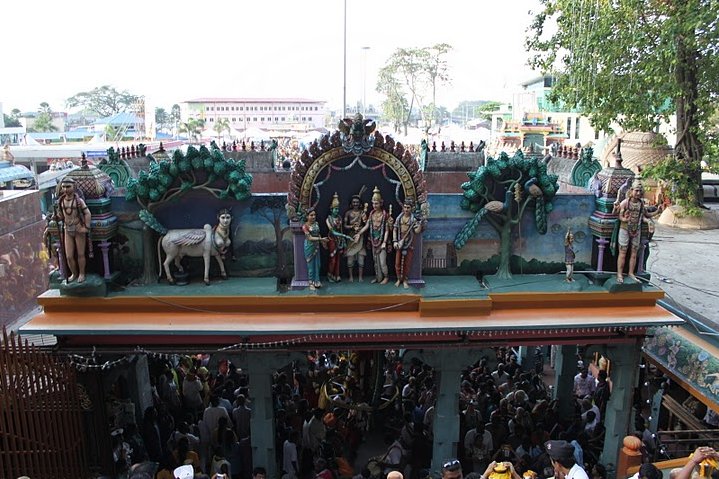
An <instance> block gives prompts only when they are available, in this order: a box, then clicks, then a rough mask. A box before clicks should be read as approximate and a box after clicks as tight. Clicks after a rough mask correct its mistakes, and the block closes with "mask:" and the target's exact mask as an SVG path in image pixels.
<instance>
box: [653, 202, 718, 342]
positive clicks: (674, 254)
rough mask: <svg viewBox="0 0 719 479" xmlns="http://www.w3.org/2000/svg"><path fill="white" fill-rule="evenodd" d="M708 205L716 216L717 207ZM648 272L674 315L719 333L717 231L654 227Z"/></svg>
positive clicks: (716, 204) (715, 204)
mask: <svg viewBox="0 0 719 479" xmlns="http://www.w3.org/2000/svg"><path fill="white" fill-rule="evenodd" d="M708 206H709V207H710V208H711V209H712V210H714V211H717V212H718V213H719V204H718V203H711V204H708ZM647 270H648V271H649V272H650V273H651V275H652V276H651V281H652V283H654V284H656V285H657V286H658V287H660V288H661V289H663V290H664V292H665V294H666V303H667V304H668V305H669V306H670V308H669V309H672V307H674V308H676V311H673V312H675V314H678V315H679V316H682V315H683V314H686V315H689V316H690V317H693V318H694V319H697V320H698V321H700V322H701V323H703V324H705V325H706V326H708V327H709V328H711V329H713V330H714V331H719V281H717V279H718V278H719V229H712V230H688V229H679V228H672V227H669V226H665V225H661V224H657V225H656V231H655V233H654V237H653V238H652V241H651V242H650V254H649V258H648V261H647Z"/></svg>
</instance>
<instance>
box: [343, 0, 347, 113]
mask: <svg viewBox="0 0 719 479" xmlns="http://www.w3.org/2000/svg"><path fill="white" fill-rule="evenodd" d="M344 5H345V11H344V50H343V53H344V55H343V61H344V77H343V87H342V119H344V118H346V117H347V0H345V2H344Z"/></svg>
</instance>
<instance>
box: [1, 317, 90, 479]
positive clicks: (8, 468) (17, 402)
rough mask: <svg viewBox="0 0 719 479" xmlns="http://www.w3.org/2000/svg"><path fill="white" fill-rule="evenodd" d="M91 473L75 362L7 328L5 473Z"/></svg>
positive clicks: (36, 477)
mask: <svg viewBox="0 0 719 479" xmlns="http://www.w3.org/2000/svg"><path fill="white" fill-rule="evenodd" d="M23 475H25V476H29V477H32V478H33V479H44V478H48V479H51V478H52V479H64V478H68V479H69V478H72V479H76V478H82V477H87V461H86V457H85V451H84V444H83V431H82V427H81V409H80V403H79V400H78V392H77V383H76V376H75V368H74V367H73V366H71V365H70V364H67V363H63V362H61V361H58V360H57V359H56V358H55V357H53V356H51V355H49V354H47V353H45V352H42V351H40V350H39V349H38V348H37V347H35V346H32V345H29V344H28V342H27V341H25V343H24V344H23V342H22V341H21V339H20V337H19V336H17V335H16V334H14V333H10V335H9V336H8V334H7V332H6V331H5V328H3V343H2V344H1V345H0V477H5V478H9V479H13V478H16V477H19V476H23Z"/></svg>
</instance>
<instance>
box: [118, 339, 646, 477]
mask: <svg viewBox="0 0 719 479" xmlns="http://www.w3.org/2000/svg"><path fill="white" fill-rule="evenodd" d="M306 357H307V359H306V361H304V362H297V361H296V362H293V363H290V364H288V365H287V366H286V367H285V368H283V369H282V370H279V371H277V373H276V374H275V375H274V378H273V395H272V400H273V407H274V418H275V427H274V429H275V444H274V446H275V447H274V450H275V451H276V454H277V457H276V464H277V469H278V471H281V474H282V477H283V478H284V479H312V478H315V479H317V478H319V479H339V478H354V479H375V478H376V479H384V478H385V477H386V476H387V474H389V473H390V472H392V471H395V472H398V473H401V474H403V477H407V478H408V479H420V478H425V477H427V476H428V475H429V474H430V468H431V462H432V448H433V433H434V432H435V428H434V422H435V402H436V400H437V395H438V381H437V376H436V373H435V370H434V369H433V368H432V366H431V365H428V364H425V363H423V362H422V361H420V360H418V359H416V358H412V359H411V360H409V361H406V360H403V358H401V357H400V355H399V352H398V351H384V352H367V351H358V352H330V351H325V352H319V351H317V352H310V353H307V356H306ZM207 365H208V358H207V357H202V356H198V357H192V358H191V357H184V358H182V359H181V360H179V361H178V362H177V364H170V363H168V362H165V363H157V364H155V365H154V366H153V367H152V368H151V370H153V373H152V374H151V382H152V396H153V401H154V405H153V406H152V407H149V408H147V410H146V411H145V413H144V417H143V419H142V421H141V423H140V424H139V425H135V424H134V423H132V422H131V421H125V423H124V424H121V426H122V427H119V428H116V429H115V430H114V431H113V435H112V437H113V441H114V443H113V454H114V457H113V459H114V461H115V465H116V470H117V472H118V477H130V478H133V479H141V478H143V479H145V478H146V477H147V476H141V475H138V474H142V473H143V472H142V469H141V468H138V466H134V468H133V464H136V463H143V461H150V462H151V463H156V464H158V465H159V466H158V467H157V471H156V477H158V478H162V479H164V478H171V477H173V476H171V474H172V471H174V470H175V469H176V468H177V467H178V466H182V465H192V468H193V472H194V477H195V478H208V479H209V478H212V479H225V478H226V479H250V478H251V477H253V478H254V479H257V475H258V473H263V471H264V469H263V468H262V467H261V466H266V465H257V464H253V463H252V446H251V444H252V443H251V428H250V418H251V407H252V406H251V401H252V395H251V390H250V384H249V382H248V376H247V374H246V372H244V371H242V370H241V369H239V368H238V367H237V366H236V365H234V364H232V363H230V362H229V361H227V360H222V361H220V362H219V365H218V366H217V368H216V370H214V371H212V372H210V371H209V370H208V368H207ZM527 366H528V365H527V364H525V365H524V367H522V366H520V364H519V362H518V358H517V353H516V352H515V351H514V350H512V349H510V348H496V349H495V353H494V354H493V355H491V357H487V356H485V357H481V358H478V359H477V361H476V362H475V363H474V364H471V365H468V366H467V367H466V368H465V369H464V370H463V371H462V372H461V379H460V380H461V386H460V390H459V392H458V398H459V399H458V400H459V404H458V406H459V411H460V414H459V437H458V438H457V442H458V445H459V447H458V448H457V452H458V457H457V458H456V459H453V460H452V461H454V462H453V463H452V464H450V465H447V464H445V467H444V468H443V470H442V474H443V476H444V474H445V472H452V471H454V472H456V471H461V472H462V474H467V475H468V476H470V475H473V476H472V477H477V476H479V475H481V476H482V479H490V476H491V478H492V479H502V478H503V476H501V474H502V473H504V474H507V476H506V479H510V477H511V478H513V479H517V478H518V477H524V478H525V479H546V478H550V477H558V476H557V475H558V474H559V477H567V478H569V479H572V478H577V479H584V478H585V477H588V476H591V477H592V479H603V478H605V477H606V471H605V470H604V468H603V467H602V465H601V464H599V462H598V457H599V453H600V452H601V450H602V447H603V439H604V429H603V420H604V416H605V412H606V405H607V401H608V399H609V387H608V383H607V375H606V371H605V370H603V369H600V370H599V371H598V373H596V377H594V376H593V375H592V374H591V373H590V372H589V371H588V369H587V368H584V367H583V364H582V363H581V362H579V363H578V371H577V374H576V376H575V377H574V388H573V397H570V398H561V399H560V400H566V401H570V402H571V409H572V410H573V411H574V414H573V416H571V417H560V415H559V413H558V411H559V410H560V408H559V407H558V406H559V403H558V401H557V400H552V399H551V398H550V392H551V391H550V390H549V388H548V387H547V386H546V384H545V381H544V377H543V370H542V368H541V367H536V368H535V367H532V368H528V367H527ZM379 384H381V386H379ZM563 410H566V408H563ZM114 424H115V425H116V426H117V421H115V422H114ZM363 445H364V446H363ZM362 447H366V448H368V449H372V450H374V451H377V450H383V452H382V453H380V454H378V455H376V456H373V457H371V458H370V459H369V461H366V459H365V458H364V457H360V458H358V451H359V450H360V449H361V448H362ZM450 462H451V461H450ZM258 466H259V467H258ZM577 467H578V468H581V469H582V471H588V473H586V474H585V475H584V476H583V475H582V474H580V473H579V472H578V471H577V470H576V468H577ZM497 471H499V472H497ZM498 474H499V475H498ZM149 477H152V475H149ZM445 479H453V478H449V477H447V478H445ZM645 479H653V478H652V477H649V476H647V477H646V478H645Z"/></svg>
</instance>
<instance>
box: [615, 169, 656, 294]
mask: <svg viewBox="0 0 719 479" xmlns="http://www.w3.org/2000/svg"><path fill="white" fill-rule="evenodd" d="M643 196H644V187H643V185H642V182H641V181H640V180H639V179H638V178H637V179H635V180H634V183H633V184H632V186H631V188H630V189H629V191H628V193H627V197H626V198H625V199H623V200H622V201H621V202H620V203H619V205H617V207H618V210H619V219H618V221H619V231H618V236H617V239H616V242H617V243H618V245H619V255H618V256H617V283H620V284H621V283H623V282H624V263H625V261H626V258H627V249H630V248H631V249H630V254H629V277H630V278H631V279H633V280H636V279H637V278H636V276H635V274H634V272H635V270H636V267H637V251H638V250H639V246H640V245H641V236H642V223H643V222H644V219H645V218H646V219H650V218H653V217H655V216H657V215H659V214H661V212H662V211H664V205H659V208H657V209H656V210H655V211H653V212H649V211H647V208H646V207H645V205H644V200H643Z"/></svg>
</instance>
